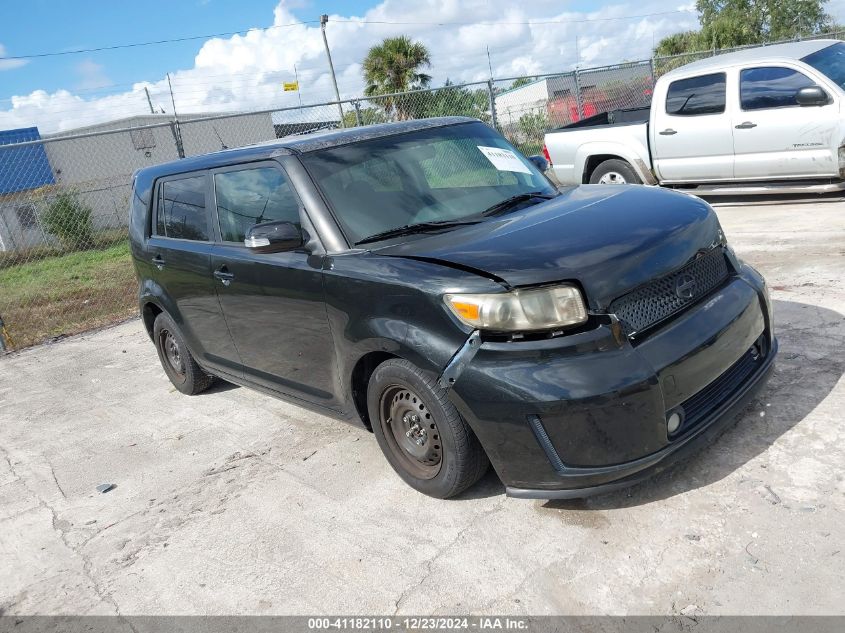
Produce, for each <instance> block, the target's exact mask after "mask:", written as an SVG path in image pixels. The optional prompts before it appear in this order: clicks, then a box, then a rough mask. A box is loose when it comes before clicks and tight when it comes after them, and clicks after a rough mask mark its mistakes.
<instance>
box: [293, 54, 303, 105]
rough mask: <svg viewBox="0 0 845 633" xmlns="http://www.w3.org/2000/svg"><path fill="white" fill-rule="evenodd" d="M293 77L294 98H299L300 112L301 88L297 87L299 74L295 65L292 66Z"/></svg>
mask: <svg viewBox="0 0 845 633" xmlns="http://www.w3.org/2000/svg"><path fill="white" fill-rule="evenodd" d="M293 76H294V78H295V80H296V96H297V97H299V111H300V112H302V86H300V85H299V73H298V72H297V70H296V64H294V65H293Z"/></svg>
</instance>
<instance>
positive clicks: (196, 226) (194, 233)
mask: <svg viewBox="0 0 845 633" xmlns="http://www.w3.org/2000/svg"><path fill="white" fill-rule="evenodd" d="M156 233H157V234H158V235H163V236H165V237H174V238H180V239H183V240H208V215H207V212H206V208H205V176H195V177H193V178H182V179H180V180H169V181H167V182H163V183H162V184H161V187H159V198H158V213H157V215H156Z"/></svg>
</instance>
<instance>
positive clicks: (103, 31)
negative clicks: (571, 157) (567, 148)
mask: <svg viewBox="0 0 845 633" xmlns="http://www.w3.org/2000/svg"><path fill="white" fill-rule="evenodd" d="M842 5H845V0H833V1H832V2H831V5H830V9H831V12H832V13H834V15H836V16H837V17H839V15H840V14H842V13H845V12H843V11H841V10H840V7H841V6H842ZM693 7H694V2H693V0H677V1H674V2H673V1H667V0H597V1H595V2H588V1H586V0H573V1H567V0H531V1H530V2H514V1H513V0H412V1H408V0H242V1H240V2H238V1H237V0H145V1H144V2H119V1H115V0H111V1H109V2H106V1H93V0H73V1H68V2H60V1H56V0H25V1H21V0H6V1H4V2H2V3H0V57H2V56H4V55H28V54H34V53H42V52H54V51H67V50H71V49H78V48H95V47H101V46H109V45H114V44H125V43H132V42H144V41H150V40H160V39H170V38H178V37H187V36H195V35H203V34H209V33H221V32H233V31H243V30H245V29H250V28H255V29H260V30H259V31H256V32H253V33H251V34H250V35H248V36H247V37H241V36H234V37H220V38H215V39H212V40H202V39H199V40H193V41H187V42H179V43H168V44H162V45H158V46H145V47H138V48H128V49H122V50H112V51H101V52H91V53H83V54H75V55H63V56H58V57H46V58H37V59H29V60H26V62H23V61H14V60H5V61H4V60H2V59H0V129H9V128H13V127H23V126H29V125H38V126H39V127H41V129H42V130H43V131H47V132H50V131H56V130H64V129H70V128H74V127H79V126H81V125H86V124H91V123H96V122H100V121H104V120H113V119H117V118H122V117H125V116H132V115H136V114H143V113H145V112H149V107H148V105H147V102H146V96H145V92H144V88H145V87H146V88H147V89H148V90H149V91H150V94H151V95H152V99H153V101H154V105H155V107H156V108H157V109H160V108H165V109H166V110H168V111H169V109H170V93H169V90H168V87H167V82H166V73H168V72H169V73H171V75H172V78H173V88H174V93H175V95H176V102H177V108H178V110H179V111H180V112H212V111H213V112H218V111H226V110H235V109H238V110H239V109H250V108H276V107H284V106H293V105H295V104H296V100H297V99H298V97H299V96H301V97H302V99H303V102H305V103H317V102H320V101H326V100H328V99H330V98H331V96H332V89H331V82H330V77H329V75H328V72H327V65H326V61H325V53H324V51H323V45H322V39H321V37H320V33H319V26H318V25H317V24H314V23H307V22H309V21H314V20H317V19H318V17H319V15H320V14H321V13H328V14H329V15H330V16H332V18H333V19H335V20H336V21H335V22H331V21H330V24H329V29H328V33H329V40H330V43H331V46H332V54H333V57H334V62H335V67H336V69H337V72H338V83H339V85H340V91H341V94H342V96H344V97H352V96H357V95H359V94H360V93H361V90H362V89H363V81H362V78H361V67H360V62H361V60H362V59H363V58H364V56H365V55H366V51H367V49H368V48H369V47H370V46H372V45H373V44H375V43H377V42H379V41H380V40H381V39H383V38H384V37H387V36H391V35H398V34H407V35H410V36H411V37H413V38H415V39H418V40H420V41H422V42H423V43H424V44H426V46H428V47H429V50H430V51H431V53H432V67H431V69H430V70H429V71H428V72H429V73H430V74H431V75H432V76H433V80H434V81H433V83H434V85H440V84H442V83H443V81H445V80H446V79H447V78H448V79H451V80H452V81H456V82H471V81H482V80H485V79H487V77H488V76H489V69H488V63H487V53H486V50H487V48H488V47H489V49H490V55H491V65H492V66H493V72H494V75H495V76H497V77H514V76H519V75H524V74H532V73H540V72H558V71H565V70H569V69H571V68H573V67H574V66H575V64H576V63H579V64H580V65H581V66H582V67H584V66H595V65H601V64H612V63H618V62H620V61H625V60H635V59H643V58H647V57H648V56H649V54H650V51H651V47H652V44H653V42H654V41H655V40H658V39H660V38H661V37H663V36H665V35H668V34H670V33H673V32H676V31H678V30H682V29H686V28H692V27H695V26H696V24H697V16H696V14H695V12H694V11H693V10H692V9H693ZM362 19H363V20H364V21H363V22H362ZM544 21H545V22H544ZM303 22H305V23H303ZM438 22H445V23H446V24H438ZM491 22H495V23H496V24H495V25H491ZM291 23H296V26H293V27H290V26H285V25H289V24H291ZM456 23H457V24H456ZM268 27H270V28H268ZM576 38H577V39H578V43H579V46H578V49H577V50H579V54H580V56H579V57H578V58H576V44H575V42H576ZM294 65H296V67H297V69H298V71H299V76H300V79H301V86H302V91H301V94H300V95H295V94H294V93H284V92H283V91H281V90H280V86H281V83H282V82H283V81H289V80H291V79H292V78H293V68H294Z"/></svg>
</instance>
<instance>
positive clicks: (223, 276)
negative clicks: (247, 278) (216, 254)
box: [214, 266, 235, 286]
mask: <svg viewBox="0 0 845 633" xmlns="http://www.w3.org/2000/svg"><path fill="white" fill-rule="evenodd" d="M214 276H215V277H216V278H217V279H219V280H220V281H222V282H223V285H224V286H228V285H229V284H230V283H232V280H233V279H234V278H235V276H234V275H233V274H232V273H230V272H229V269H228V268H226V266H221V267H220V268H218V269H217V270H215V271H214Z"/></svg>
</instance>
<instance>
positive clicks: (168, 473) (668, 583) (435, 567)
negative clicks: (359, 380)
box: [0, 202, 845, 615]
mask: <svg viewBox="0 0 845 633" xmlns="http://www.w3.org/2000/svg"><path fill="white" fill-rule="evenodd" d="M717 211H718V213H719V216H720V217H721V219H722V223H723V226H724V227H725V230H726V232H727V234H728V238H729V239H730V240H731V241H732V243H733V244H734V246H735V248H736V250H737V251H738V253H739V254H740V256H742V257H744V258H745V259H747V260H748V261H749V262H751V263H752V264H754V265H755V266H757V267H758V268H759V269H760V270H761V271H762V272H763V273H764V275H766V277H767V278H768V280H769V283H770V285H771V287H772V295H773V298H774V299H775V310H776V322H777V335H778V336H779V338H780V342H781V353H780V357H779V361H778V363H777V368H776V372H775V375H774V376H773V378H772V381H771V382H770V385H769V387H768V388H767V390H766V391H765V392H764V393H763V394H762V396H761V399H760V400H759V401H758V402H757V403H756V404H755V405H754V406H753V407H752V409H750V410H749V411H748V412H747V414H746V415H745V416H744V417H743V418H741V419H740V421H739V422H738V424H737V426H736V427H735V428H733V429H732V430H730V431H728V432H726V433H725V434H724V435H723V436H722V437H721V438H720V439H719V440H718V441H717V442H716V443H715V444H714V445H712V446H711V447H709V448H707V449H705V450H704V451H702V452H701V454H699V455H698V456H696V457H695V458H694V459H692V460H691V461H689V462H688V463H687V464H683V465H680V466H679V467H677V468H675V469H673V470H672V471H670V472H668V473H664V474H662V475H660V476H659V477H657V478H656V479H653V480H651V481H649V482H647V483H645V484H643V485H640V486H638V487H636V488H634V489H631V490H630V491H625V492H620V493H616V494H611V495H607V496H603V497H597V498H593V499H590V500H587V501H570V502H542V501H521V500H515V499H508V498H506V497H505V496H504V494H503V488H502V486H501V484H500V483H499V481H498V479H497V478H496V477H495V475H494V474H493V473H492V472H491V473H490V474H489V475H488V477H487V478H486V479H485V480H484V481H483V482H482V485H480V486H479V487H478V488H476V489H474V490H473V491H471V493H470V494H468V495H465V496H464V497H462V498H459V499H457V500H453V501H437V500H434V499H429V498H427V497H424V496H422V495H420V494H418V493H416V492H414V491H413V490H412V489H411V488H409V487H407V486H405V485H404V484H403V483H402V482H401V481H400V479H399V478H398V477H397V476H395V475H394V474H393V472H392V471H391V470H390V468H389V467H388V465H387V463H386V462H385V460H384V459H383V458H382V456H381V453H380V452H379V449H378V447H377V445H376V442H375V440H374V438H373V437H372V436H371V435H370V434H369V433H367V432H366V431H363V430H358V429H356V428H353V427H350V426H347V425H343V424H341V423H336V422H334V421H331V420H329V419H326V418H323V417H321V416H319V415H315V414H312V413H309V412H307V411H305V410H303V409H299V408H297V407H295V406H292V405H289V404H286V403H284V402H281V401H278V400H275V399H272V398H269V397H266V396H264V395H260V394H258V393H256V392H252V391H248V390H246V389H243V388H237V387H233V386H230V385H219V386H217V387H215V388H214V389H213V390H212V391H211V392H210V393H207V394H204V395H200V396H197V397H194V398H189V397H187V396H183V395H181V394H179V393H177V392H176V391H175V390H174V389H173V388H172V387H171V385H170V383H169V382H168V381H167V379H166V377H165V375H164V373H163V372H162V370H161V368H160V366H159V364H158V360H157V358H156V355H155V351H154V349H153V346H152V344H151V343H150V341H149V340H148V339H147V337H146V335H145V334H144V333H143V331H142V326H141V324H140V322H139V321H137V320H133V321H130V322H128V323H124V324H122V325H119V326H117V327H114V328H111V329H107V330H104V331H101V332H97V333H92V334H88V335H83V336H79V337H75V338H72V339H67V340H64V341H61V342H59V343H56V344H53V345H46V346H41V347H37V348H32V349H29V350H25V351H23V352H21V353H17V354H13V355H10V356H7V357H5V358H3V359H0V613H7V614H33V613H39V614H114V613H115V612H119V613H121V614H159V613H167V614H192V613H198V614H271V613H272V614H309V613H346V614H392V613H394V612H399V613H415V614H444V613H476V614H478V613H491V612H495V613H501V614H505V613H508V614H526V613H527V614H598V613H601V614H605V613H607V614H660V615H667V614H676V613H680V612H681V611H683V612H684V613H685V614H692V613H695V614H698V613H704V614H726V613H730V614H737V613H739V614H763V613H766V614H816V613H837V614H845V602H843V600H842V596H843V595H845V475H844V474H843V465H845V430H843V422H842V411H843V409H845V380H843V378H842V376H843V372H845V317H843V314H845V282H843V279H842V277H843V273H845V203H838V202H837V203H816V204H779V205H767V206H762V205H758V206H740V207H721V208H718V209H717ZM103 482H113V483H115V484H116V485H117V487H116V488H115V489H114V490H112V491H111V492H109V493H107V494H100V493H98V492H96V490H95V488H96V486H97V485H98V484H100V483H103Z"/></svg>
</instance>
